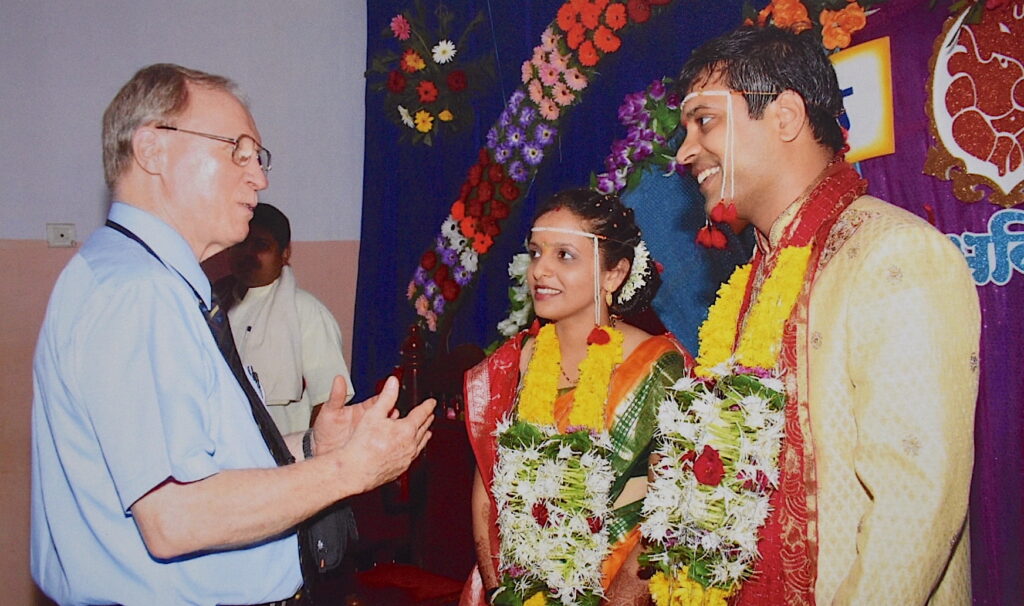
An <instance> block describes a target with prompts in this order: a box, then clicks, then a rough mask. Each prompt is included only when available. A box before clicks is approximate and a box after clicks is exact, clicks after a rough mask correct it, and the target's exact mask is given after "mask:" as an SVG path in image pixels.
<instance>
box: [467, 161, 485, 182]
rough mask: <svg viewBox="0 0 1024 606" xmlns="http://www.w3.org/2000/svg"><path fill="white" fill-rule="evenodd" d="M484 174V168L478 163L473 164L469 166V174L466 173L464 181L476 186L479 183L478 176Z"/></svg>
mask: <svg viewBox="0 0 1024 606" xmlns="http://www.w3.org/2000/svg"><path fill="white" fill-rule="evenodd" d="M483 175H484V169H483V167H482V166H480V165H479V164H474V165H473V166H470V167H469V174H468V175H466V182H467V183H469V186H470V187H476V186H477V185H480V177H482V176H483Z"/></svg>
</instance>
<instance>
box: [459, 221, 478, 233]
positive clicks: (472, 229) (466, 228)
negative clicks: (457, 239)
mask: <svg viewBox="0 0 1024 606" xmlns="http://www.w3.org/2000/svg"><path fill="white" fill-rule="evenodd" d="M459 228H460V229H461V230H462V235H464V236H466V237H467V238H472V237H473V236H475V235H476V219H474V218H473V217H463V219H462V220H461V221H459Z"/></svg>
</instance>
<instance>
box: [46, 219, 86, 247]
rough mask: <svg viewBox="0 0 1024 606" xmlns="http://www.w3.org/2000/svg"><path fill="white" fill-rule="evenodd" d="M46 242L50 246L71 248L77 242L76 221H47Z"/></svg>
mask: <svg viewBox="0 0 1024 606" xmlns="http://www.w3.org/2000/svg"><path fill="white" fill-rule="evenodd" d="M46 244H47V245H49V246H50V248H55V247H59V248H71V247H72V246H74V245H75V244H78V243H77V242H75V224H74V223H47V224H46Z"/></svg>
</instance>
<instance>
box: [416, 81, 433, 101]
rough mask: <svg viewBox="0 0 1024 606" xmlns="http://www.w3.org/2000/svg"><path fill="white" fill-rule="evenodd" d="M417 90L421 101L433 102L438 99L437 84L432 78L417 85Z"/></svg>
mask: <svg viewBox="0 0 1024 606" xmlns="http://www.w3.org/2000/svg"><path fill="white" fill-rule="evenodd" d="M416 92H417V93H418V94H419V96H420V102H421V103H433V102H434V101H437V86H436V85H435V84H434V83H433V82H431V81H430V80H424V81H423V82H420V83H419V85H417V86H416Z"/></svg>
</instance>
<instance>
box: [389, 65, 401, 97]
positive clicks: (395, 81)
mask: <svg viewBox="0 0 1024 606" xmlns="http://www.w3.org/2000/svg"><path fill="white" fill-rule="evenodd" d="M388 90H389V91H391V92H393V93H395V94H396V95H397V94H398V93H400V92H402V91H404V90H405V76H403V75H402V72H400V71H398V70H397V69H396V70H392V72H391V73H390V74H388Z"/></svg>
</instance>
